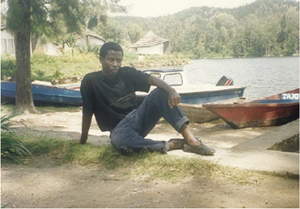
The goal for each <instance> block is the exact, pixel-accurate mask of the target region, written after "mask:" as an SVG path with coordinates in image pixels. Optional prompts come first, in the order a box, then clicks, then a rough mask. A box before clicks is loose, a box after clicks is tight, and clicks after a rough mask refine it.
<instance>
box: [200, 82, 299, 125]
mask: <svg viewBox="0 0 300 209" xmlns="http://www.w3.org/2000/svg"><path fill="white" fill-rule="evenodd" d="M202 106H203V107H205V108H207V109H209V110H210V111H212V112H213V113H215V114H216V115H218V116H220V117H221V118H222V119H223V120H224V121H225V122H226V123H227V124H229V125H230V126H231V127H232V128H246V127H260V126H278V125H283V124H286V123H288V122H291V121H293V120H296V119H297V118H299V88H298V89H295V90H292V91H287V92H284V93H281V94H277V95H273V96H270V97H266V98H263V99H260V100H254V101H252V102H245V103H242V104H203V105H202Z"/></svg>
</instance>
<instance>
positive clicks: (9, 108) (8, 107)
mask: <svg viewBox="0 0 300 209" xmlns="http://www.w3.org/2000/svg"><path fill="white" fill-rule="evenodd" d="M35 108H36V109H37V110H38V111H39V112H42V113H44V112H77V111H78V110H79V107H76V106H35ZM14 111H15V105H11V104H5V103H4V104H2V105H1V112H2V114H3V113H12V112H14Z"/></svg>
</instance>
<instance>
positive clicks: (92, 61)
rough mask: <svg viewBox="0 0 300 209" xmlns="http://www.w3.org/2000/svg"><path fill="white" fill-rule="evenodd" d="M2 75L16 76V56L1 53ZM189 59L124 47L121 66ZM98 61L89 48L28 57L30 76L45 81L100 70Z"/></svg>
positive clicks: (74, 78)
mask: <svg viewBox="0 0 300 209" xmlns="http://www.w3.org/2000/svg"><path fill="white" fill-rule="evenodd" d="M1 61H2V62H1V79H2V80H7V79H8V78H10V79H12V80H15V77H16V60H15V57H12V56H9V55H2V57H1ZM189 61H190V60H189V59H188V58H186V57H185V56H184V55H182V54H171V55H164V56H159V55H147V56H145V57H144V59H143V60H139V56H138V55H137V54H136V53H135V52H132V51H129V50H127V49H125V54H124V58H123V65H124V66H133V67H136V68H137V69H140V70H141V69H142V68H149V67H161V66H178V65H184V64H187V63H188V62H189ZM100 69H101V64H100V62H99V58H98V55H96V54H95V53H91V52H86V53H80V52H79V51H75V52H74V53H73V54H67V53H66V54H64V55H62V56H49V55H45V54H39V53H35V54H34V55H33V56H32V57H31V75H32V76H31V79H32V80H41V81H48V82H51V83H52V84H61V83H75V82H79V81H80V80H81V79H82V78H83V77H84V75H86V74H87V73H90V72H94V71H99V70H100Z"/></svg>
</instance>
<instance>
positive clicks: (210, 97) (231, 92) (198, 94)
mask: <svg viewBox="0 0 300 209" xmlns="http://www.w3.org/2000/svg"><path fill="white" fill-rule="evenodd" d="M175 90H176V91H177V92H178V93H179V95H180V96H181V103H183V104H195V105H198V104H206V103H211V102H216V101H220V100H228V99H233V98H239V97H243V95H244V91H245V87H227V86H225V87H215V86H213V87H211V90H202V89H201V86H199V87H197V88H193V89H192V90H191V91H189V89H188V88H185V89H184V88H180V87H179V88H175ZM146 96H147V94H145V93H140V92H139V93H137V101H138V104H141V103H142V101H143V100H144V98H145V97H146Z"/></svg>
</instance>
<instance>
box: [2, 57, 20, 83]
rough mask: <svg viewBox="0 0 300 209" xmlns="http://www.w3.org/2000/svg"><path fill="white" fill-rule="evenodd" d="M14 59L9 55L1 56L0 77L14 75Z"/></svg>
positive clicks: (4, 78) (3, 78)
mask: <svg viewBox="0 0 300 209" xmlns="http://www.w3.org/2000/svg"><path fill="white" fill-rule="evenodd" d="M16 69H17V67H16V60H15V59H13V58H10V57H4V58H3V57H2V60H1V79H2V80H6V79H7V78H8V77H11V78H15V77H16Z"/></svg>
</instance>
